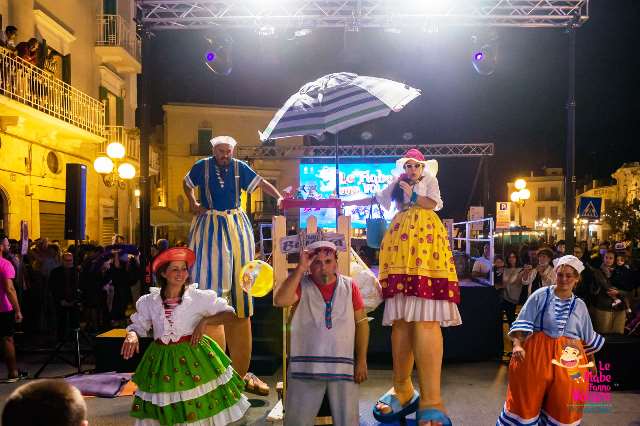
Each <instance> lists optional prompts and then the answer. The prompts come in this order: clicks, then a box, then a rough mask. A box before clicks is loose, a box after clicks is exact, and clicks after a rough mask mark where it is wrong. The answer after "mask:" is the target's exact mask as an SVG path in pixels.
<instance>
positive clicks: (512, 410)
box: [496, 332, 589, 426]
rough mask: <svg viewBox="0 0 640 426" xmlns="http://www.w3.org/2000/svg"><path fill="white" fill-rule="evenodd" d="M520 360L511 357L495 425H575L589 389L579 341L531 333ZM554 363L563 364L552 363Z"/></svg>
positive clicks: (579, 417) (582, 349)
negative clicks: (502, 404) (501, 406)
mask: <svg viewBox="0 0 640 426" xmlns="http://www.w3.org/2000/svg"><path fill="white" fill-rule="evenodd" d="M523 348H524V350H525V357H524V360H518V359H516V358H512V359H511V363H510V364H509V386H508V388H507V400H506V402H505V404H504V408H503V409H502V413H501V414H500V417H499V418H498V421H497V423H496V425H509V426H512V425H537V424H541V425H546V424H549V425H558V426H565V425H567V426H568V425H571V426H574V425H579V424H580V420H581V419H582V408H583V404H584V403H585V399H586V396H587V391H588V389H589V382H588V375H587V372H588V369H587V368H585V367H582V368H579V366H580V365H585V364H587V363H588V362H589V361H588V359H587V356H586V355H585V353H584V348H583V347H582V342H581V341H580V340H577V339H571V338H568V337H564V336H563V337H559V338H551V337H549V336H547V335H546V334H544V333H543V332H535V333H534V334H533V335H532V336H530V337H529V338H528V339H527V340H526V341H525V342H524V344H523ZM553 360H555V361H556V362H558V363H560V364H562V365H563V366H559V365H556V364H554V363H552V361H553Z"/></svg>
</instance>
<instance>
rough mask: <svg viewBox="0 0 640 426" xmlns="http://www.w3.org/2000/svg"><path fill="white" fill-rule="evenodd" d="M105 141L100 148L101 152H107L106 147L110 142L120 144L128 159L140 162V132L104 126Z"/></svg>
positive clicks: (120, 127) (121, 127)
mask: <svg viewBox="0 0 640 426" xmlns="http://www.w3.org/2000/svg"><path fill="white" fill-rule="evenodd" d="M104 137H105V139H106V140H105V141H104V142H103V143H102V146H101V148H100V151H101V152H106V151H107V145H109V144H110V143H111V142H120V143H121V144H122V145H124V149H125V153H126V155H127V157H128V158H130V159H132V160H134V161H140V132H139V131H138V129H127V128H125V127H123V126H104Z"/></svg>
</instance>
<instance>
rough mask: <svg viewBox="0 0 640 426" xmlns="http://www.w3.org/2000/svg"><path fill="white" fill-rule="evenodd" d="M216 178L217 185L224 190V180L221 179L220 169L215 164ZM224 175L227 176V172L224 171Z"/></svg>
mask: <svg viewBox="0 0 640 426" xmlns="http://www.w3.org/2000/svg"><path fill="white" fill-rule="evenodd" d="M215 166H216V177H217V178H218V183H219V184H220V188H221V189H224V178H223V177H222V174H221V173H220V167H219V166H218V165H217V164H216V165H215ZM224 174H227V170H226V169H225V170H224Z"/></svg>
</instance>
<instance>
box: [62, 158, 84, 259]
mask: <svg viewBox="0 0 640 426" xmlns="http://www.w3.org/2000/svg"><path fill="white" fill-rule="evenodd" d="M86 217H87V166H85V165H84V164H77V163H68V164H67V191H66V196H65V210H64V238H65V239H67V240H74V241H75V242H76V247H77V246H78V241H81V240H84V238H85V235H84V231H85V222H86Z"/></svg>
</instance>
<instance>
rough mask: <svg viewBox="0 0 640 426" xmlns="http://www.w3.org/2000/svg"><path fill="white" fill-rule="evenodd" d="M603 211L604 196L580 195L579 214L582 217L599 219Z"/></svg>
mask: <svg viewBox="0 0 640 426" xmlns="http://www.w3.org/2000/svg"><path fill="white" fill-rule="evenodd" d="M601 211H602V198H599V197H580V209H579V210H578V212H579V215H580V217H581V218H582V219H591V220H598V219H600V212H601Z"/></svg>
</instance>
